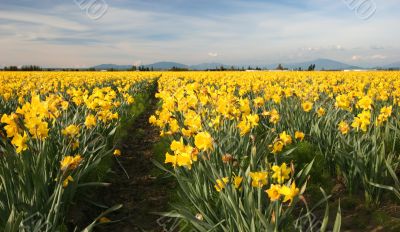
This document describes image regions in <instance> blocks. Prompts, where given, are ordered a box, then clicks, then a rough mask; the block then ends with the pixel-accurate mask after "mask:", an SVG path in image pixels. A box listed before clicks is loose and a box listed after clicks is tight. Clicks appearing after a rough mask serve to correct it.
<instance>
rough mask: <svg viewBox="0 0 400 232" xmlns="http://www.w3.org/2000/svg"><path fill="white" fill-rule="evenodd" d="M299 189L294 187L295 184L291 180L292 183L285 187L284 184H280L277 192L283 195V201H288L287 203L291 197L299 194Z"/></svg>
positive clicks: (291, 200) (291, 199)
mask: <svg viewBox="0 0 400 232" xmlns="http://www.w3.org/2000/svg"><path fill="white" fill-rule="evenodd" d="M299 192H300V190H299V189H298V188H296V184H295V183H294V182H293V183H292V185H291V186H290V188H289V187H287V186H286V185H284V186H282V188H281V189H280V191H279V193H280V194H282V195H284V196H285V197H284V198H283V202H287V201H290V203H289V205H290V204H292V202H293V199H294V198H295V197H296V196H297V195H298V194H299Z"/></svg>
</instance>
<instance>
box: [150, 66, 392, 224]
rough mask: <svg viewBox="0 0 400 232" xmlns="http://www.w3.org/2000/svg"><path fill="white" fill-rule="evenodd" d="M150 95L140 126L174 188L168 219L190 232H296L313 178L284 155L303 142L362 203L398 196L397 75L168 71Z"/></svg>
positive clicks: (307, 168) (308, 168)
mask: <svg viewBox="0 0 400 232" xmlns="http://www.w3.org/2000/svg"><path fill="white" fill-rule="evenodd" d="M156 97H158V98H159V99H160V100H161V102H162V106H161V107H160V109H159V110H158V111H156V113H155V115H153V116H151V117H150V119H149V121H150V123H152V124H154V125H155V126H157V127H159V128H160V130H161V135H162V136H165V137H167V138H168V139H169V140H170V149H169V151H168V152H167V154H166V157H165V163H166V164H168V165H171V166H172V167H173V171H170V173H171V174H172V175H174V176H175V177H176V179H177V181H178V183H179V186H180V189H181V191H180V199H181V201H182V202H181V204H178V205H177V206H176V211H177V213H175V214H174V215H176V216H178V217H180V218H183V219H184V220H185V221H188V222H190V224H191V226H192V227H193V228H195V229H197V230H199V231H213V230H215V231H288V230H294V229H298V228H294V225H295V224H296V223H295V222H296V220H297V221H298V217H299V216H300V215H301V212H304V211H302V210H301V209H304V210H305V211H307V209H308V207H307V204H306V203H307V198H306V197H305V195H304V194H305V192H306V185H307V182H308V183H310V182H311V183H312V182H313V179H315V178H316V177H313V176H312V175H311V176H310V173H312V170H313V165H314V166H315V165H316V163H315V160H311V161H310V162H309V163H308V164H300V163H299V162H298V160H297V159H294V158H292V156H291V154H292V153H293V152H296V149H297V148H298V146H299V145H301V144H304V143H307V144H311V145H312V146H313V147H314V148H315V149H316V150H318V152H319V153H320V154H321V156H322V157H323V159H322V160H320V161H319V163H318V165H323V167H324V169H326V170H328V171H329V173H330V174H331V176H332V179H335V178H338V179H339V178H340V179H343V180H344V181H343V182H344V185H345V188H346V190H347V192H348V193H349V194H352V193H359V192H360V191H361V192H362V195H363V196H365V197H364V200H365V202H366V203H367V204H368V205H375V206H377V205H379V204H381V202H382V198H383V192H384V191H386V190H388V189H389V190H392V191H394V192H395V193H398V191H399V190H400V186H399V185H398V180H397V178H396V174H395V173H396V171H398V166H397V165H398V163H399V155H398V152H399V150H400V149H399V148H400V146H399V129H400V125H399V119H398V118H397V115H398V113H399V111H400V110H399V109H400V107H399V106H400V73H399V72H348V73H346V72H254V73H245V72H216V73H214V72H185V73H171V72H170V73H163V75H162V77H161V78H160V80H159V92H158V93H157V95H156ZM321 191H322V193H323V195H324V196H325V200H326V198H328V197H327V196H326V195H325V192H324V191H323V190H321ZM398 195H399V196H400V194H398ZM337 219H338V220H336V222H335V223H334V221H335V220H333V219H332V220H331V221H330V223H329V227H332V228H331V229H333V230H334V231H339V230H340V214H338V216H337ZM321 220H323V221H322V223H321V224H320V225H322V226H321V228H318V230H321V231H324V230H326V229H327V224H328V221H327V220H328V215H325V217H322V219H321ZM314 230H316V228H314Z"/></svg>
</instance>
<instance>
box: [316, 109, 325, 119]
mask: <svg viewBox="0 0 400 232" xmlns="http://www.w3.org/2000/svg"><path fill="white" fill-rule="evenodd" d="M317 114H318V117H322V116H324V115H325V109H324V108H322V107H320V108H319V109H318V110H317Z"/></svg>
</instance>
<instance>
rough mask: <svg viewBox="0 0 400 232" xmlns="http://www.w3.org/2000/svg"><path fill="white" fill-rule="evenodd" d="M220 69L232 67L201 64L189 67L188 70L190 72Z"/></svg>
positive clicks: (218, 64) (219, 64)
mask: <svg viewBox="0 0 400 232" xmlns="http://www.w3.org/2000/svg"><path fill="white" fill-rule="evenodd" d="M221 67H224V68H231V67H232V66H229V65H225V64H221V63H202V64H197V65H191V66H189V68H190V69H192V70H207V69H219V68H221Z"/></svg>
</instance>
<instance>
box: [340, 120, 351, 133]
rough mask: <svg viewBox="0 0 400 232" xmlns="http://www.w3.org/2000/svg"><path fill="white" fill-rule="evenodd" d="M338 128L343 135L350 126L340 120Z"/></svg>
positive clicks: (347, 131)
mask: <svg viewBox="0 0 400 232" xmlns="http://www.w3.org/2000/svg"><path fill="white" fill-rule="evenodd" d="M339 130H340V132H341V133H342V134H343V135H345V134H347V133H349V131H350V126H349V124H347V122H345V121H341V122H340V123H339Z"/></svg>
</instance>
